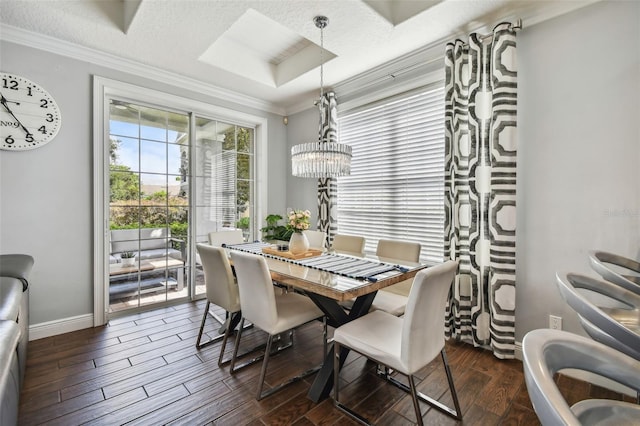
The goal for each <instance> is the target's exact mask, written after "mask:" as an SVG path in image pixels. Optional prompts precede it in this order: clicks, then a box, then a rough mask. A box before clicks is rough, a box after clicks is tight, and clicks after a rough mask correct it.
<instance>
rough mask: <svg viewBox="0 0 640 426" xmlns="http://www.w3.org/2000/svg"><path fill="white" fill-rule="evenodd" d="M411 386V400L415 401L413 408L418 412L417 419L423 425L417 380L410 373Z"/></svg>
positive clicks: (420, 425)
mask: <svg viewBox="0 0 640 426" xmlns="http://www.w3.org/2000/svg"><path fill="white" fill-rule="evenodd" d="M409 388H410V389H411V401H412V402H413V410H414V411H415V413H416V419H418V425H419V426H422V425H423V422H422V412H420V402H418V392H417V390H416V382H415V380H414V379H413V374H409Z"/></svg>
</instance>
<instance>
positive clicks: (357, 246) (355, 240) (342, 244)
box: [331, 234, 365, 255]
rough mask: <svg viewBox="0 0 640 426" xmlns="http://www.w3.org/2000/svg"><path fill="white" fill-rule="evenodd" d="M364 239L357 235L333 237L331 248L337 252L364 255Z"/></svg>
mask: <svg viewBox="0 0 640 426" xmlns="http://www.w3.org/2000/svg"><path fill="white" fill-rule="evenodd" d="M364 243H365V240H364V237H356V236H355V235H340V234H337V235H336V236H334V237H333V244H332V245H331V248H332V249H333V250H335V251H337V252H349V253H354V254H361V255H364Z"/></svg>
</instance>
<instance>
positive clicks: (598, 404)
mask: <svg viewBox="0 0 640 426" xmlns="http://www.w3.org/2000/svg"><path fill="white" fill-rule="evenodd" d="M522 366H523V369H524V378H525V382H526V384H527V391H528V392H529V398H530V399H531V404H532V405H533V409H534V411H535V412H536V415H537V416H538V419H539V420H540V423H541V424H542V425H543V426H555V425H568V426H588V425H605V424H606V425H637V424H638V423H639V421H640V405H638V404H634V403H631V402H623V401H615V400H611V399H585V400H582V401H579V402H577V403H575V404H573V405H572V406H569V404H568V403H567V401H566V400H565V398H564V396H563V394H562V393H561V392H560V390H559V389H558V385H557V383H556V380H555V374H556V373H557V372H559V371H560V370H563V369H568V368H570V369H575V370H580V371H586V372H589V373H595V374H597V375H599V376H602V377H605V378H607V379H609V380H612V381H613V382H615V383H618V384H622V385H624V386H627V387H629V388H631V389H634V390H635V391H636V392H640V374H638V372H640V361H638V360H636V359H633V358H631V357H629V356H626V355H625V354H623V353H621V352H619V351H617V350H615V349H612V348H610V347H608V346H605V345H603V344H601V343H599V342H595V341H593V340H591V339H588V338H586V337H582V336H578V335H576V334H572V333H568V332H566V331H561V330H548V329H538V330H533V331H530V332H528V333H527V334H526V335H525V336H524V339H522Z"/></svg>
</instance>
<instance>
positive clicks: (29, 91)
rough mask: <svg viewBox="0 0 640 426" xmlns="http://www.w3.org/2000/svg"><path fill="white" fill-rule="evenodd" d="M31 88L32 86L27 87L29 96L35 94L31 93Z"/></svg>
mask: <svg viewBox="0 0 640 426" xmlns="http://www.w3.org/2000/svg"><path fill="white" fill-rule="evenodd" d="M31 89H32V87H31V86H29V87H27V96H33V93H31Z"/></svg>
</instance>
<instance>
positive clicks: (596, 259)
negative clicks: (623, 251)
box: [589, 250, 640, 294]
mask: <svg viewBox="0 0 640 426" xmlns="http://www.w3.org/2000/svg"><path fill="white" fill-rule="evenodd" d="M589 263H591V267H592V268H593V270H594V271H596V272H597V273H598V274H599V275H600V276H601V277H602V278H604V279H605V280H607V281H611V282H612V283H615V284H618V285H619V286H621V287H624V288H626V289H627V290H629V291H632V292H634V293H636V294H640V262H636V261H635V260H632V259H629V258H626V257H623V256H620V255H617V254H613V253H607V252H605V251H597V250H594V251H590V252H589ZM609 265H614V266H617V267H618V268H619V269H624V270H626V271H627V272H631V275H624V274H622V273H621V272H618V271H616V270H614V269H613V268H611V267H610V266H609Z"/></svg>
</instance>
